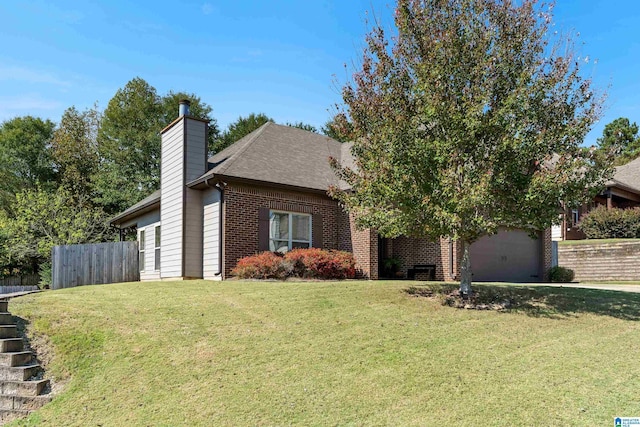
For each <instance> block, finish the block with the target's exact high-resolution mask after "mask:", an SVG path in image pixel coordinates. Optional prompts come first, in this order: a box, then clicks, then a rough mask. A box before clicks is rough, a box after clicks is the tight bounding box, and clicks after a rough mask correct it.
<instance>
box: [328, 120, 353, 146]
mask: <svg viewBox="0 0 640 427" xmlns="http://www.w3.org/2000/svg"><path fill="white" fill-rule="evenodd" d="M321 130H322V133H323V134H325V135H327V136H328V137H329V138H333V139H335V140H336V141H340V142H349V141H353V139H354V135H353V125H352V124H351V122H349V121H348V120H347V117H346V115H345V114H344V113H338V114H336V115H335V116H334V117H333V118H332V119H330V120H328V121H327V122H326V123H325V124H324V126H322V129H321Z"/></svg>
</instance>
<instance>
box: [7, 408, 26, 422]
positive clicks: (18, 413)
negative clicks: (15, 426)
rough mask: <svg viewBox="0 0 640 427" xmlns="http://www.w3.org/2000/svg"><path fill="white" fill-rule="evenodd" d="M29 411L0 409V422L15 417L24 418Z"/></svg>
mask: <svg viewBox="0 0 640 427" xmlns="http://www.w3.org/2000/svg"><path fill="white" fill-rule="evenodd" d="M30 412H31V411H27V410H26V409H0V422H2V423H6V422H9V421H12V420H15V419H17V418H24V417H26V416H27V415H29V413H30Z"/></svg>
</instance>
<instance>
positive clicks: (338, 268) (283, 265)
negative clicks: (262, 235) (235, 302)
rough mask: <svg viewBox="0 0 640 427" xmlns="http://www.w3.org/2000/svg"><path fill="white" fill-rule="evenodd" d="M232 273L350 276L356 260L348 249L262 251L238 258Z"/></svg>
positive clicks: (249, 275)
mask: <svg viewBox="0 0 640 427" xmlns="http://www.w3.org/2000/svg"><path fill="white" fill-rule="evenodd" d="M231 274H232V275H234V276H237V277H239V278H241V279H279V280H284V279H286V278H287V277H300V278H314V279H333V280H335V279H353V278H354V277H355V276H356V262H355V259H354V258H353V254H352V253H350V252H344V251H334V250H324V249H317V248H310V249H294V250H292V251H289V252H287V253H286V254H284V255H282V254H281V253H278V252H262V253H259V254H256V255H252V256H248V257H245V258H242V259H240V260H239V261H238V264H237V265H236V267H235V268H234V269H233V270H232V271H231Z"/></svg>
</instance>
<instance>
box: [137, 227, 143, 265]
mask: <svg viewBox="0 0 640 427" xmlns="http://www.w3.org/2000/svg"><path fill="white" fill-rule="evenodd" d="M144 245H145V236H144V229H142V230H139V231H138V267H139V269H140V271H144V252H145V251H144Z"/></svg>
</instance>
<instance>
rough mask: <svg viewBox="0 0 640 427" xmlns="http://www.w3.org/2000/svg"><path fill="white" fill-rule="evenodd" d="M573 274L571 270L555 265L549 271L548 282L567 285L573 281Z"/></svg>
mask: <svg viewBox="0 0 640 427" xmlns="http://www.w3.org/2000/svg"><path fill="white" fill-rule="evenodd" d="M574 276H575V273H574V271H573V270H572V269H570V268H566V267H560V266H559V265H556V266H555V267H551V269H550V270H549V280H551V281H552V282H556V283H569V282H571V281H572V280H573V277H574Z"/></svg>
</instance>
